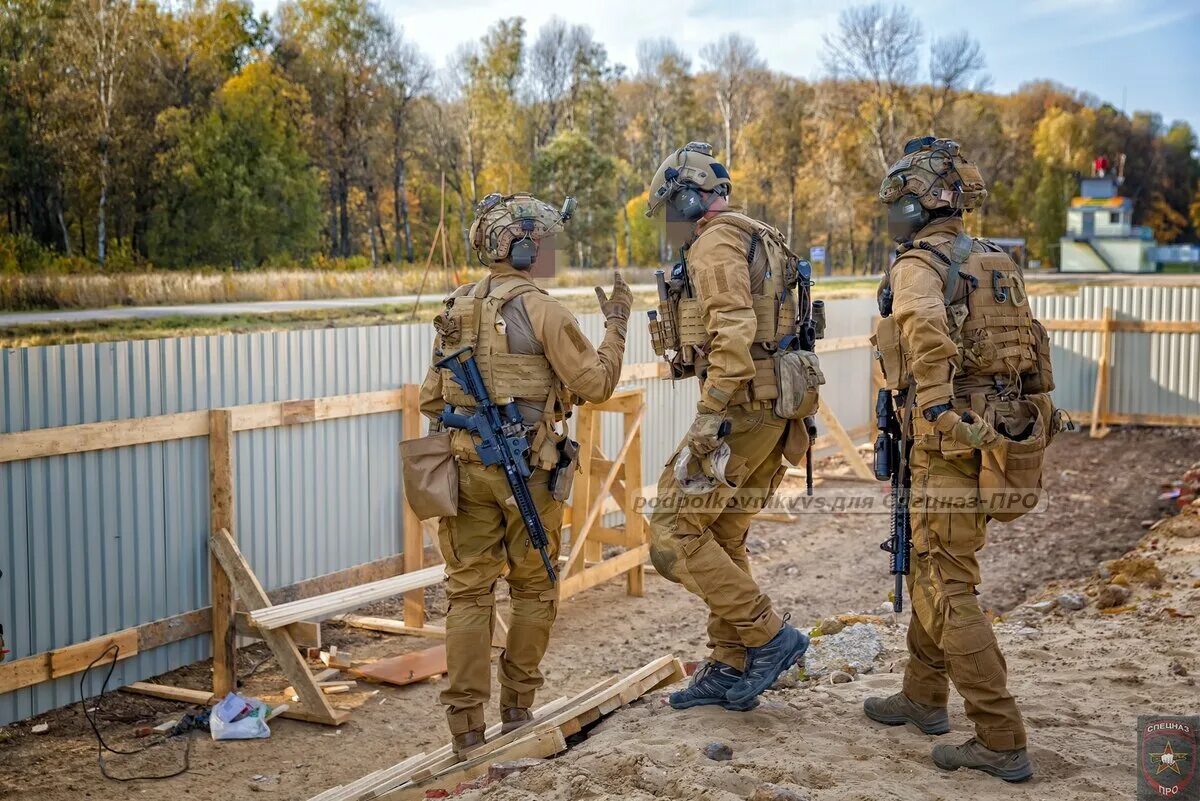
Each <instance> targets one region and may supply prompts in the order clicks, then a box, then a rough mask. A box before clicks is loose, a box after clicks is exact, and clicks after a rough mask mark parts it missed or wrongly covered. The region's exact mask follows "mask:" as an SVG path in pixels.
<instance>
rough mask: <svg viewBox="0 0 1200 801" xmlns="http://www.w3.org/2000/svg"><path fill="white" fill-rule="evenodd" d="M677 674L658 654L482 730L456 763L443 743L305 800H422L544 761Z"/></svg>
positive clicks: (674, 663)
mask: <svg viewBox="0 0 1200 801" xmlns="http://www.w3.org/2000/svg"><path fill="white" fill-rule="evenodd" d="M682 678H683V666H682V665H681V664H680V663H679V660H678V659H676V658H675V657H673V656H663V657H660V658H658V659H656V660H654V661H653V662H651V663H650V664H648V665H646V666H645V667H643V668H641V669H639V670H636V671H634V672H633V673H631V674H629V675H627V676H625V677H620V676H614V677H612V678H609V679H605V680H604V681H602V682H600V683H599V684H596V685H594V686H592V687H589V688H588V689H586V690H584V691H583V692H581V693H580V694H579V695H577V696H575V697H574V698H570V699H567V698H559V699H557V700H555V701H551V702H550V703H548V704H546V705H545V706H543V707H541V708H540V709H537V710H536V711H535V712H534V719H533V722H532V723H530V724H529V725H527V726H523V727H521V728H520V729H517V730H516V731H512V732H509V733H508V734H501V733H500V726H499V724H497V725H494V726H492V727H491V728H489V729H488V731H487V737H488V741H487V742H486V743H485V744H484V745H482V746H480V747H479V748H477V749H475V750H474V751H471V752H470V753H468V754H467V755H466V760H465V761H460V760H459V759H458V758H457V757H455V756H454V754H453V753H451V750H450V746H449V745H445V746H443V747H441V748H439V749H438V750H436V751H433V752H431V753H428V754H417V755H416V756H413V757H410V758H408V759H406V760H404V761H403V762H401V763H399V764H398V765H393V766H392V767H390V768H383V769H382V770H377V771H375V772H374V773H370V774H368V775H366V776H363V777H362V778H361V779H358V780H356V781H353V782H351V783H350V784H345V785H341V786H339V787H334V788H331V789H329V790H326V791H325V792H323V793H321V794H320V795H318V796H314V797H313V798H312V799H310V801H366V800H367V799H381V800H382V799H387V800H388V801H406V800H407V799H422V798H425V794H426V792H428V791H430V790H437V789H442V790H452V789H453V788H455V787H457V786H458V785H459V784H460V783H462V782H466V781H469V780H471V779H474V778H475V777H477V776H481V775H483V774H486V773H487V772H488V768H489V767H490V766H491V765H492V764H493V763H496V762H501V761H511V760H515V759H522V758H535V759H544V758H546V757H551V756H554V755H555V754H558V753H561V752H563V751H565V750H567V743H566V738H568V737H570V736H571V735H573V734H578V733H579V732H580V731H582V730H583V728H584V727H585V726H589V725H591V724H592V723H595V722H596V721H597V720H599V719H600V718H602V717H604V716H605V715H608V714H610V713H611V712H614V711H616V710H617V709H619V708H621V707H622V706H624V705H625V704H629V703H632V702H633V701H636V700H637V699H638V698H641V697H642V696H643V695H645V694H646V693H648V692H651V691H653V690H656V689H658V688H660V687H665V686H667V685H669V684H674V683H675V682H677V681H679V680H680V679H682Z"/></svg>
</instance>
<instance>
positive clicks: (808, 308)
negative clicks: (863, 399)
mask: <svg viewBox="0 0 1200 801" xmlns="http://www.w3.org/2000/svg"><path fill="white" fill-rule="evenodd" d="M796 272H797V273H798V274H799V275H798V279H797V287H796V289H797V292H796V333H795V334H788V335H787V336H785V337H784V338H783V339H781V340H779V349H780V350H793V349H794V350H808V351H812V350H816V347H817V339H818V338H819V337H821V336H824V329H825V322H824V320H825V301H822V300H813V299H812V285H813V281H812V265H811V264H809V263H808V260H807V259H799V260H797V261H796ZM783 301H784V298H782V297H780V298H779V299H778V303H777V306H782V305H783ZM776 314H778V309H776ZM817 314H819V315H820V321H819V328H820V330H818V320H817V317H816V315H817ZM804 428H805V430H806V431H807V432H808V450H807V451H805V453H804V483H805V490H806V492H807V493H808V495H810V496H811V495H812V494H813V449H812V444H813V442H814V441H815V440H816V438H817V423H816V421H815V420H814V419H813V418H812V416H811V415H810V416H808V417H805V418H804Z"/></svg>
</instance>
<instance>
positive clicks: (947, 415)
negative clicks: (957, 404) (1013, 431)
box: [933, 409, 1000, 451]
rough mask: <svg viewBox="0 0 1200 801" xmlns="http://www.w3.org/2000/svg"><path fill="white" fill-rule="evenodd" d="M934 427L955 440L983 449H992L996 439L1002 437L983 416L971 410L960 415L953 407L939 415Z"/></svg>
mask: <svg viewBox="0 0 1200 801" xmlns="http://www.w3.org/2000/svg"><path fill="white" fill-rule="evenodd" d="M933 427H934V428H935V429H936V430H937V431H938V432H939V433H941V434H942V436H948V437H950V438H951V439H952V440H954V441H955V442H958V443H960V444H962V445H966V446H967V447H969V448H975V449H976V450H981V451H986V450H989V449H991V448H992V447H993V446H995V444H996V440H998V439H999V438H1000V435H999V434H997V433H996V429H994V428H992V427H991V426H990V425H988V423H987V421H986V420H984V419H983V418H982V417H978V416H976V415H974V414H972V413H971V412H963V413H962V415H959V413H958V412H956V411H954V410H953V409H947V410H946V411H944V412H942V413H941V414H940V415H938V418H937V420H936V421H935V422H934V424H933Z"/></svg>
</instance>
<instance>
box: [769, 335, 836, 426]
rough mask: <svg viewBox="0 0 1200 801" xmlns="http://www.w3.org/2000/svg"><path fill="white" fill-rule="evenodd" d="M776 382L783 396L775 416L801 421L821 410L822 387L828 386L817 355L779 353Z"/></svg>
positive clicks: (794, 352)
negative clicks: (820, 394)
mask: <svg viewBox="0 0 1200 801" xmlns="http://www.w3.org/2000/svg"><path fill="white" fill-rule="evenodd" d="M774 358H775V379H776V381H778V384H779V390H778V391H779V395H778V397H776V398H775V414H777V415H778V416H779V417H782V418H783V419H784V420H799V419H800V418H802V417H808V416H809V415H810V414H815V413H816V411H817V402H818V393H819V392H820V389H819V388H820V386H821V385H822V384H824V383H825V374H824V373H822V372H821V365H820V362H819V361H818V360H817V354H815V353H813V352H812V351H807V350H787V351H775V354H774Z"/></svg>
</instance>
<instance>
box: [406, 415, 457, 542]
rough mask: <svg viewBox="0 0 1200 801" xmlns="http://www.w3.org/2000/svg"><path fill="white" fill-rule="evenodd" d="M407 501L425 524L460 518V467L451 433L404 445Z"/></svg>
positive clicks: (407, 440) (415, 440)
mask: <svg viewBox="0 0 1200 801" xmlns="http://www.w3.org/2000/svg"><path fill="white" fill-rule="evenodd" d="M400 464H401V467H402V474H403V477H404V498H405V500H407V501H408V505H409V506H411V507H412V510H413V512H415V513H416V515H417V517H418V518H420V519H421V520H428V519H429V518H431V517H453V516H454V515H456V514H458V464H457V463H456V462H455V461H454V454H453V452H452V451H451V448H450V432H449V431H442V432H439V433H437V434H430V435H429V436H427V437H420V438H418V439H406V440H404V441H403V442H401V443H400Z"/></svg>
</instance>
